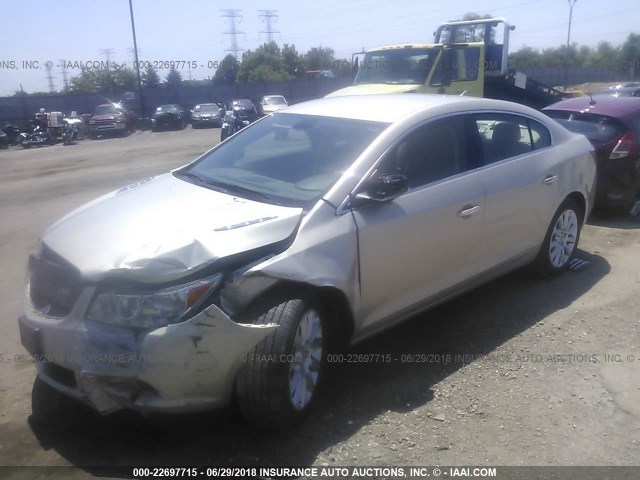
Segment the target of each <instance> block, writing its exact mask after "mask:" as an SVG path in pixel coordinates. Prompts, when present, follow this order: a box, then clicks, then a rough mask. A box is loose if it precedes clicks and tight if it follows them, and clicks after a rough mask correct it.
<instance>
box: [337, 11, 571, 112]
mask: <svg viewBox="0 0 640 480" xmlns="http://www.w3.org/2000/svg"><path fill="white" fill-rule="evenodd" d="M514 29H515V27H514V26H512V25H509V23H507V21H506V20H505V19H503V18H489V19H477V20H467V21H458V22H447V23H443V24H442V25H440V26H439V27H438V29H437V30H436V32H435V43H431V44H410V45H391V46H385V47H378V48H374V49H371V50H369V51H367V52H365V53H364V56H362V57H361V58H360V57H356V55H357V54H354V62H353V63H354V66H357V74H356V76H355V79H354V82H353V85H352V86H349V87H346V88H343V89H340V90H338V91H336V92H333V93H331V94H329V95H327V96H328V97H335V96H343V95H362V94H372V93H374V94H375V93H405V92H407V93H408V92H422V93H441V94H442V93H444V94H450V95H470V96H476V97H487V98H496V99H500V100H509V101H512V102H516V103H522V104H525V105H529V106H531V107H534V108H538V109H540V108H542V107H545V106H547V105H550V104H552V103H554V102H557V101H559V100H562V99H563V98H567V96H568V95H567V94H565V93H563V92H561V91H559V90H556V89H554V88H551V87H547V86H545V85H543V84H542V83H540V82H537V81H536V80H533V79H532V78H529V77H527V75H525V74H524V73H522V72H516V71H513V70H511V69H509V65H508V64H509V33H510V32H511V31H513V30H514Z"/></svg>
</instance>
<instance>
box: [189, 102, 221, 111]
mask: <svg viewBox="0 0 640 480" xmlns="http://www.w3.org/2000/svg"><path fill="white" fill-rule="evenodd" d="M218 110H220V109H219V108H218V106H217V105H216V104H215V103H211V104H205V105H196V108H194V109H193V111H194V112H199V113H216V112H217V111H218Z"/></svg>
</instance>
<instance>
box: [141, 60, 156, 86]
mask: <svg viewBox="0 0 640 480" xmlns="http://www.w3.org/2000/svg"><path fill="white" fill-rule="evenodd" d="M141 76H142V85H144V86H145V87H157V86H158V85H160V75H158V71H157V70H156V69H155V68H153V67H152V66H151V65H149V66H148V67H147V68H146V69H145V71H144V72H143V73H142V75H141Z"/></svg>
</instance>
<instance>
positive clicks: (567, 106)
mask: <svg viewBox="0 0 640 480" xmlns="http://www.w3.org/2000/svg"><path fill="white" fill-rule="evenodd" d="M548 110H564V111H569V112H581V113H597V114H600V115H607V116H609V117H615V118H629V117H636V116H640V98H637V97H613V96H596V97H595V98H593V99H591V97H577V98H570V99H568V100H562V101H560V102H558V103H554V104H551V105H549V106H548V107H545V108H543V111H548Z"/></svg>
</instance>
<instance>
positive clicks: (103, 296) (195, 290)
mask: <svg viewBox="0 0 640 480" xmlns="http://www.w3.org/2000/svg"><path fill="white" fill-rule="evenodd" d="M221 280H222V275H221V274H218V275H214V276H212V277H209V278H206V279H204V280H197V281H195V282H191V283H187V284H185V285H180V286H178V287H171V288H166V289H163V290H158V291H157V292H145V293H122V292H102V293H99V294H98V295H96V297H95V298H94V299H93V302H92V303H91V306H90V307H89V310H88V312H87V318H88V319H89V320H95V321H96V322H103V323H112V324H115V325H122V326H126V327H133V328H144V329H155V328H160V327H165V326H167V325H169V324H171V323H178V322H181V321H183V320H186V319H187V318H188V317H189V315H190V313H192V312H193V311H194V310H196V309H197V308H198V307H200V306H201V305H202V303H203V302H204V301H205V300H206V299H207V298H208V297H209V296H210V294H211V293H213V292H214V290H216V288H217V287H218V286H219V285H220V282H221Z"/></svg>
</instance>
